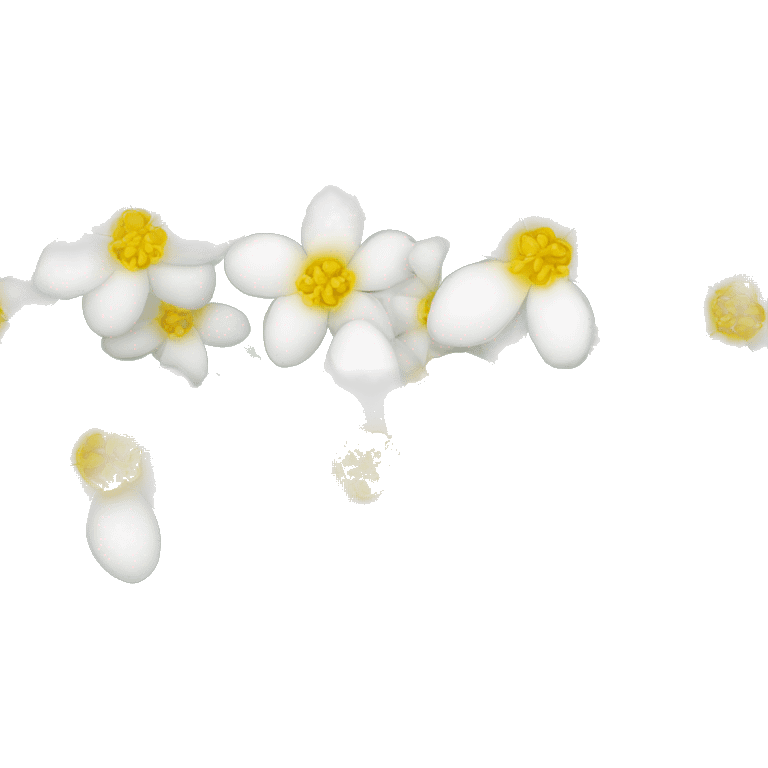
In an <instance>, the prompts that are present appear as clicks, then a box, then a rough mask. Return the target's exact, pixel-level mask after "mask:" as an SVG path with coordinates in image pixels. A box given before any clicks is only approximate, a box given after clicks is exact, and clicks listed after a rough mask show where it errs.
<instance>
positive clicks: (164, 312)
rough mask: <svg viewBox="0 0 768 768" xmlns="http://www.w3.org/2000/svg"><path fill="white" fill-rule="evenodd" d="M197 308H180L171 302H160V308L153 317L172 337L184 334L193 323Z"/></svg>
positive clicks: (179, 336) (189, 329) (175, 337)
mask: <svg viewBox="0 0 768 768" xmlns="http://www.w3.org/2000/svg"><path fill="white" fill-rule="evenodd" d="M196 311H198V310H195V311H193V310H191V309H181V308H180V307H174V306H173V304H166V303H165V302H164V301H163V302H161V303H160V310H159V311H158V313H157V317H156V318H155V319H156V320H157V322H158V323H159V324H160V327H161V328H162V329H163V330H164V331H165V332H166V333H167V334H168V335H169V336H170V337H171V338H172V339H180V338H182V336H186V335H187V334H188V333H189V332H190V331H191V330H192V328H193V327H194V325H195V312H196Z"/></svg>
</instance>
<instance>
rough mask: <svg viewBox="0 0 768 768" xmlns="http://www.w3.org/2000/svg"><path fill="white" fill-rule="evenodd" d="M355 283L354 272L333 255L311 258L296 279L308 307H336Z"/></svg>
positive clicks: (297, 286)
mask: <svg viewBox="0 0 768 768" xmlns="http://www.w3.org/2000/svg"><path fill="white" fill-rule="evenodd" d="M354 285H355V273H354V272H352V270H349V269H347V268H346V266H345V265H344V262H343V261H341V259H338V258H336V257H335V256H320V257H318V258H314V259H312V261H310V262H309V263H308V264H307V266H306V267H305V268H304V269H303V270H302V272H301V274H300V275H299V277H298V279H297V280H296V288H297V290H298V291H299V295H300V296H301V298H302V301H303V302H304V303H305V304H306V305H307V306H308V307H320V308H321V309H338V308H339V307H340V306H341V303H342V301H344V298H345V297H346V296H347V295H348V294H349V292H350V291H351V290H352V288H353V287H354Z"/></svg>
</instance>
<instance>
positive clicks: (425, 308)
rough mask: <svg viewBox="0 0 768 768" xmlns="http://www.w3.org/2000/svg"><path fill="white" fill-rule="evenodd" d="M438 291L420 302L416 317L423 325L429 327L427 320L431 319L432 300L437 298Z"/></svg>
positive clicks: (429, 294)
mask: <svg viewBox="0 0 768 768" xmlns="http://www.w3.org/2000/svg"><path fill="white" fill-rule="evenodd" d="M435 293H436V291H432V293H428V294H427V295H426V296H425V297H424V298H423V299H422V300H421V301H420V302H419V306H418V307H417V308H416V317H418V318H419V322H420V323H421V324H422V325H423V326H426V325H427V318H428V317H429V310H430V309H431V308H432V299H434V298H435Z"/></svg>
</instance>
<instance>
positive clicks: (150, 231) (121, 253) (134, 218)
mask: <svg viewBox="0 0 768 768" xmlns="http://www.w3.org/2000/svg"><path fill="white" fill-rule="evenodd" d="M151 218H152V217H151V216H150V215H149V214H148V213H146V211H137V210H130V211H125V213H123V215H122V216H121V217H120V219H119V220H118V222H117V225H116V226H115V229H114V231H113V232H112V242H111V243H110V244H109V252H110V253H111V254H112V255H113V256H114V257H115V258H116V259H117V260H118V261H119V262H120V263H121V264H122V265H123V266H124V267H125V268H126V269H129V270H131V272H135V271H136V270H139V269H146V268H147V267H149V266H150V265H151V264H157V262H158V261H160V259H162V258H163V251H164V249H165V243H166V241H167V240H168V235H167V234H166V233H165V230H164V229H162V228H161V227H155V226H153V225H152V224H151V223H150V219H151Z"/></svg>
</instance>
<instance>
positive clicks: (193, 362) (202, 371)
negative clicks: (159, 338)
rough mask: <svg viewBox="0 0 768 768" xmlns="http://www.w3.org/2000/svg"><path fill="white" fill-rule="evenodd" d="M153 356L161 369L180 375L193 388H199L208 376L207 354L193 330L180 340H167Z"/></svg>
mask: <svg viewBox="0 0 768 768" xmlns="http://www.w3.org/2000/svg"><path fill="white" fill-rule="evenodd" d="M154 355H155V357H156V358H157V359H158V360H159V361H160V365H162V366H163V368H169V369H170V370H172V371H175V372H176V373H180V374H181V375H182V376H184V378H186V379H187V381H188V382H189V383H190V384H191V385H192V386H193V387H199V386H200V385H201V384H202V383H203V380H204V379H205V377H206V376H207V375H208V353H207V352H206V351H205V344H203V340H202V339H201V338H200V334H199V333H198V332H197V331H196V330H195V329H194V328H192V329H191V330H190V331H189V332H187V333H186V334H184V336H182V337H181V338H180V339H173V338H167V339H166V341H165V343H164V344H163V345H162V346H161V347H160V348H159V349H158V350H156V351H155V353H154Z"/></svg>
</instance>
